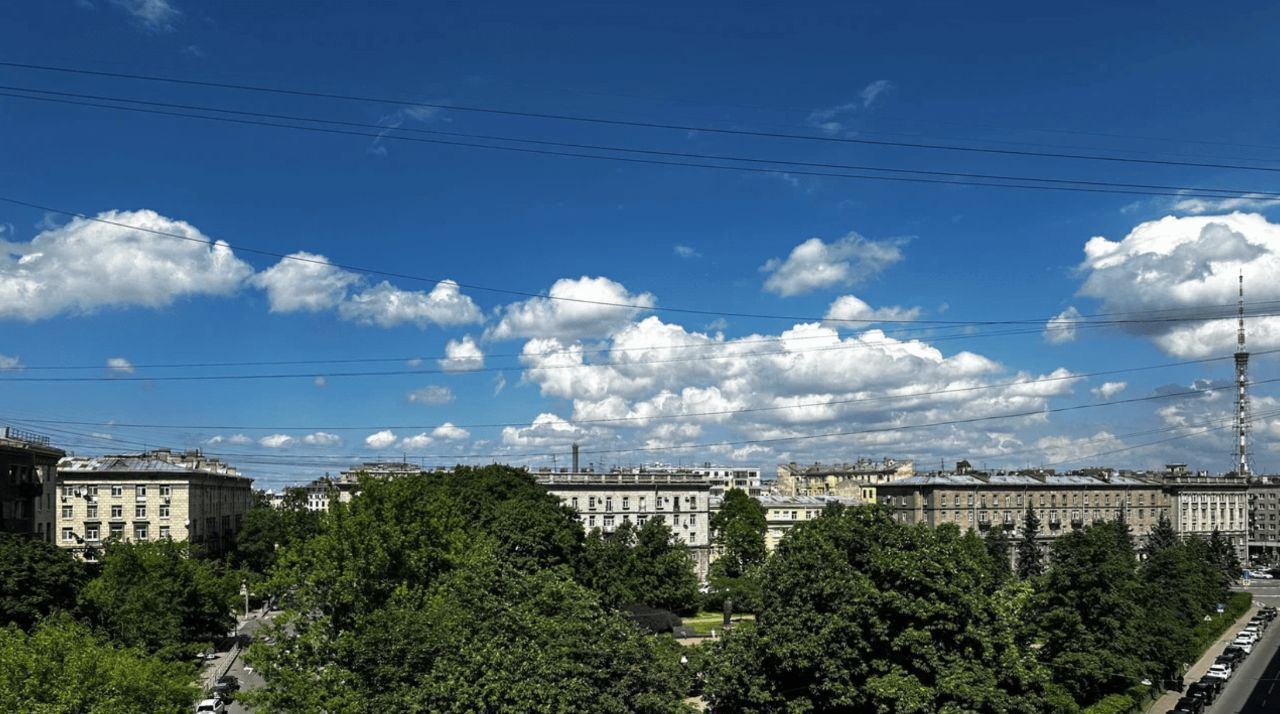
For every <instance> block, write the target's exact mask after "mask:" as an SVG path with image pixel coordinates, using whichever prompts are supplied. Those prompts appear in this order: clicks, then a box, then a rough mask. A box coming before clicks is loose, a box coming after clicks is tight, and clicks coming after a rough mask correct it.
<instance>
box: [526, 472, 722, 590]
mask: <svg viewBox="0 0 1280 714" xmlns="http://www.w3.org/2000/svg"><path fill="white" fill-rule="evenodd" d="M533 476H534V478H535V479H536V480H537V482H538V483H539V484H540V485H542V486H544V487H545V488H546V489H547V491H548V492H549V493H551V494H552V495H554V496H556V497H557V498H559V499H560V501H561V502H562V503H564V505H566V506H568V507H569V508H571V509H573V511H574V512H575V513H577V514H578V521H579V522H580V523H582V527H583V528H584V529H585V530H587V531H588V532H590V531H592V530H595V529H597V528H599V529H600V530H602V531H604V532H605V533H608V532H611V531H613V530H614V529H615V528H617V527H618V526H620V525H622V524H623V523H626V522H631V523H634V524H636V525H643V524H644V523H645V522H647V521H648V520H649V519H651V518H653V519H657V520H660V521H663V522H665V523H666V524H667V526H668V527H670V528H671V531H672V532H673V533H674V534H675V535H676V537H678V538H680V539H681V540H682V541H684V542H685V543H687V544H688V545H689V548H690V553H691V555H692V556H693V558H694V564H695V566H696V568H697V571H698V576H699V577H701V578H705V577H706V573H707V569H708V567H709V566H710V549H711V484H710V483H709V482H708V481H707V480H706V479H705V478H703V477H702V476H701V475H698V474H693V473H648V472H645V473H613V472H611V473H590V472H587V473H572V472H548V471H543V472H535V473H534V474H533Z"/></svg>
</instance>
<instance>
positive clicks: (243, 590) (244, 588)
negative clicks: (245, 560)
mask: <svg viewBox="0 0 1280 714" xmlns="http://www.w3.org/2000/svg"><path fill="white" fill-rule="evenodd" d="M240 594H241V595H243V596H244V619H246V620H247V619H249V581H248V580H247V579H245V578H240Z"/></svg>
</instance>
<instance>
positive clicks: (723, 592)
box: [706, 488, 769, 612]
mask: <svg viewBox="0 0 1280 714" xmlns="http://www.w3.org/2000/svg"><path fill="white" fill-rule="evenodd" d="M768 525H769V524H768V520H767V518H766V514H765V509H764V506H762V505H760V502H759V501H757V500H756V499H754V498H752V497H751V496H749V495H747V493H746V492H745V491H742V490H740V489H736V488H735V489H730V490H729V491H728V492H727V493H726V494H725V496H724V501H723V502H722V503H721V506H720V510H719V511H718V512H717V513H716V514H715V515H714V516H712V517H711V538H712V542H713V543H714V544H715V546H716V548H717V549H718V550H719V557H718V558H717V559H716V561H715V562H714V563H712V564H711V572H710V573H708V576H707V580H708V584H709V585H710V596H709V597H708V599H707V602H706V605H707V607H709V608H711V609H716V610H718V609H720V608H721V607H722V606H723V604H724V600H725V599H731V600H732V603H733V609H735V610H739V611H748V612H754V611H756V610H757V609H759V607H760V569H761V568H762V567H763V566H764V563H765V560H766V558H767V556H768V553H767V551H766V548H765V533H766V531H767V530H768Z"/></svg>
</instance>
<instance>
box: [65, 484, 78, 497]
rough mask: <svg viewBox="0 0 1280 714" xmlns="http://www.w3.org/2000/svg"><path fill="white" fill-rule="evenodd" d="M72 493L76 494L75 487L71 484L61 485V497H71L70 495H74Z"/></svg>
mask: <svg viewBox="0 0 1280 714" xmlns="http://www.w3.org/2000/svg"><path fill="white" fill-rule="evenodd" d="M74 495H76V489H75V487H73V486H63V487H62V497H63V498H71V497H72V496H74Z"/></svg>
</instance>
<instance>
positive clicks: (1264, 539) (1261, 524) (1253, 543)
mask: <svg viewBox="0 0 1280 714" xmlns="http://www.w3.org/2000/svg"><path fill="white" fill-rule="evenodd" d="M1249 560H1251V561H1254V562H1266V563H1274V562H1277V561H1280V477H1278V476H1267V477H1264V478H1256V479H1253V480H1252V481H1250V482H1249Z"/></svg>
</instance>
